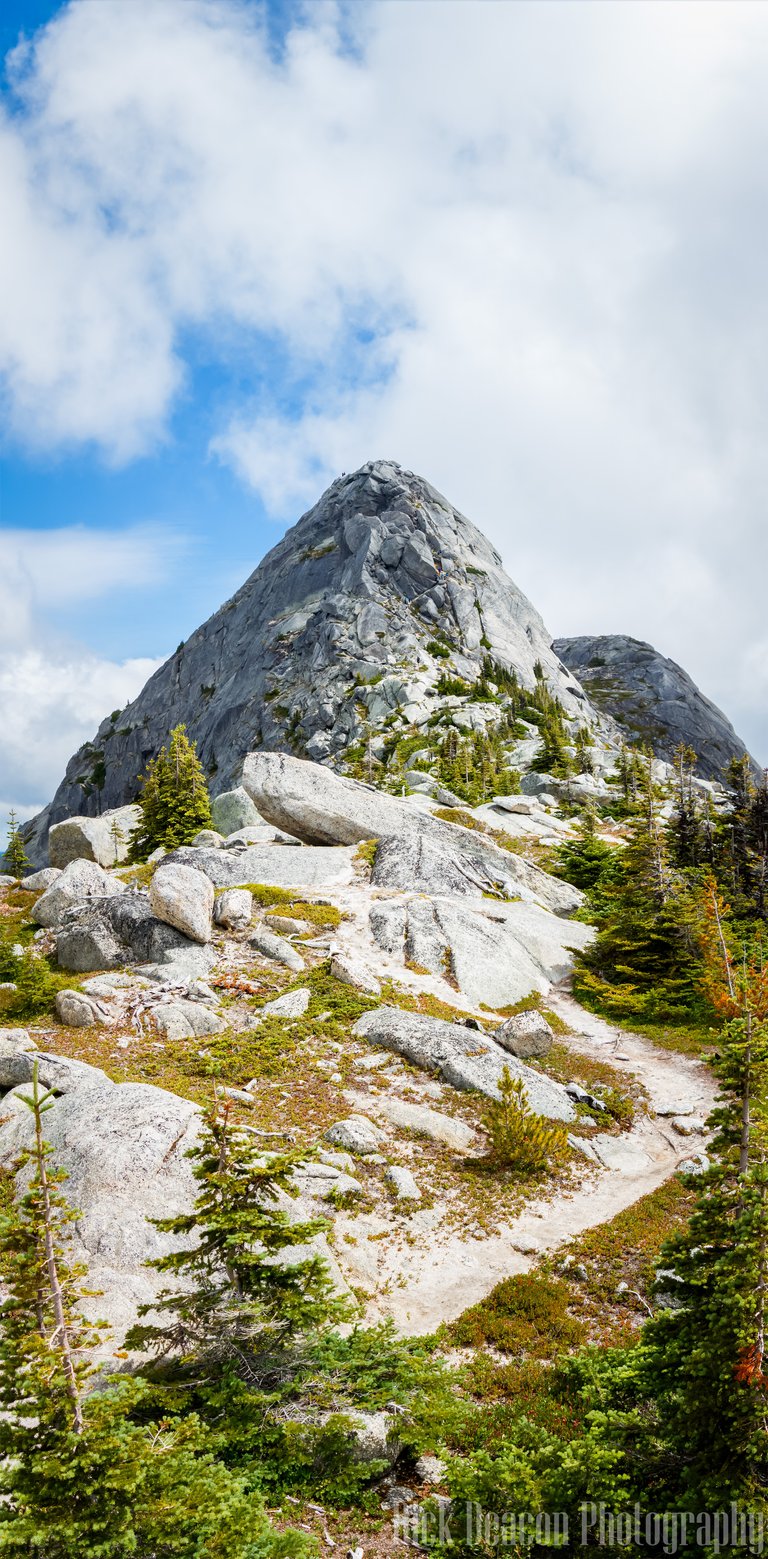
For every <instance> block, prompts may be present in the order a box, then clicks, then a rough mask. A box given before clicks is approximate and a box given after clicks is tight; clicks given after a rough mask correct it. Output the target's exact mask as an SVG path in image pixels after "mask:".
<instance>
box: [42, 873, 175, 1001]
mask: <svg viewBox="0 0 768 1559" xmlns="http://www.w3.org/2000/svg"><path fill="white" fill-rule="evenodd" d="M80 864H83V865H84V864H87V863H85V862H82V863H80ZM97 870H98V868H97ZM48 892H49V893H56V892H58V885H57V886H56V887H54V888H49V890H48ZM44 897H47V895H44ZM187 950H190V951H192V952H194V953H198V952H202V951H203V949H197V948H195V947H194V946H193V944H192V943H190V942H189V940H188V939H187V937H185V936H182V934H181V932H180V931H177V930H176V929H175V928H174V927H173V926H169V925H166V924H165V922H164V921H162V920H157V919H156V917H155V916H154V915H153V914H152V911H151V910H150V907H149V898H148V895H147V894H145V893H120V894H119V895H117V896H115V897H112V898H102V899H92V900H90V901H87V902H86V903H84V904H81V905H76V906H75V907H74V908H72V909H70V910H68V911H67V913H66V915H65V916H64V918H63V920H62V923H61V926H60V928H59V930H58V932H57V935H56V958H57V961H58V964H59V968H60V969H70V970H72V971H73V973H77V974H88V973H90V972H91V970H96V969H99V970H102V969H121V968H122V967H123V965H125V964H155V963H157V964H164V963H166V962H167V960H168V958H169V957H170V956H172V957H174V958H178V959H179V960H180V964H179V967H180V966H181V960H182V959H183V958H184V955H185V953H186V951H187ZM142 972H143V973H146V971H145V970H143V971H142ZM204 972H205V971H204V970H202V969H201V970H199V971H198V973H199V974H202V973H204ZM148 977H149V976H148ZM164 978H165V979H167V978H168V970H167V969H166V970H165V974H164Z"/></svg>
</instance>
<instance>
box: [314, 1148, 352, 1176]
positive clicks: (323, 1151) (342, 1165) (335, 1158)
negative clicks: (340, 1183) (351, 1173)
mask: <svg viewBox="0 0 768 1559" xmlns="http://www.w3.org/2000/svg"><path fill="white" fill-rule="evenodd" d="M317 1156H318V1158H319V1160H320V1163H321V1164H328V1165H329V1166H330V1167H331V1168H332V1169H340V1170H343V1171H347V1170H351V1169H354V1167H355V1161H354V1159H353V1158H351V1157H350V1155H349V1153H329V1152H328V1150H327V1148H319V1149H318V1153H317Z"/></svg>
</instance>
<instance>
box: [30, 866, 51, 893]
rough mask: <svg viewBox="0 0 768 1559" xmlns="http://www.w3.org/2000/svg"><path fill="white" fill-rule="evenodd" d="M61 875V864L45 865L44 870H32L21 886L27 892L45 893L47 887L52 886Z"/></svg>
mask: <svg viewBox="0 0 768 1559" xmlns="http://www.w3.org/2000/svg"><path fill="white" fill-rule="evenodd" d="M60 876H61V867H60V866H44V867H43V869H42V871H39V872H32V874H31V875H30V876H29V877H25V878H24V880H23V882H21V883H20V887H22V888H23V889H24V892H25V893H45V890H46V888H52V887H53V884H54V883H55V882H56V881H57V879H58V878H59V877H60Z"/></svg>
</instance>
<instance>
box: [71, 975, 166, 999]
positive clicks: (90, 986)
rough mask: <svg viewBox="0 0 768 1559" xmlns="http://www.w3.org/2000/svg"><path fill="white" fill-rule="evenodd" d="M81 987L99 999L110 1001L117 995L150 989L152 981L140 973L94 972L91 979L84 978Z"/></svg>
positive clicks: (126, 994)
mask: <svg viewBox="0 0 768 1559" xmlns="http://www.w3.org/2000/svg"><path fill="white" fill-rule="evenodd" d="M81 988H82V990H84V991H86V992H87V994H88V995H89V996H95V997H97V999H98V1000H99V1001H110V1000H111V999H112V998H113V997H116V996H118V997H119V996H130V995H132V994H133V993H134V992H136V993H138V992H140V991H147V990H149V989H150V981H149V980H145V979H143V978H142V976H141V975H139V974H94V975H92V976H91V978H90V979H89V980H83V982H82V987H81Z"/></svg>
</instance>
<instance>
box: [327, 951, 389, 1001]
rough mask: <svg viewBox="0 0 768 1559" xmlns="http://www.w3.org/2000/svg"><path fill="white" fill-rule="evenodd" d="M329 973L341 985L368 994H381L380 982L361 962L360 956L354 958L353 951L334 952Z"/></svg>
mask: <svg viewBox="0 0 768 1559" xmlns="http://www.w3.org/2000/svg"><path fill="white" fill-rule="evenodd" d="M331 974H332V975H333V978H334V979H335V980H340V981H341V984H342V985H351V986H352V988H353V990H356V991H364V992H365V993H366V995H368V996H380V995H381V984H380V982H379V981H378V980H377V979H376V976H375V974H374V973H373V971H372V970H371V969H369V968H368V965H367V964H365V963H363V960H362V958H356V957H355V955H354V954H353V953H334V954H333V956H332V958H331Z"/></svg>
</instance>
